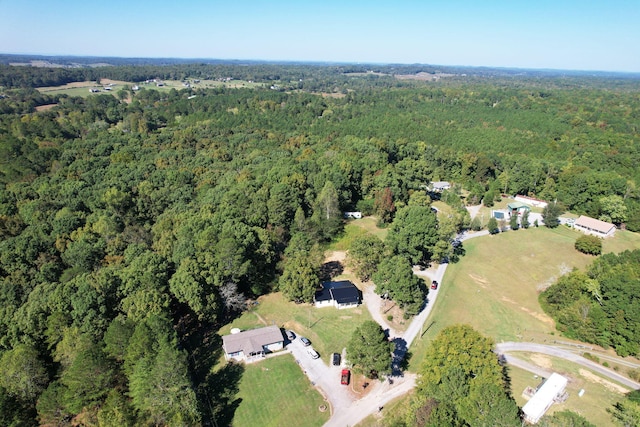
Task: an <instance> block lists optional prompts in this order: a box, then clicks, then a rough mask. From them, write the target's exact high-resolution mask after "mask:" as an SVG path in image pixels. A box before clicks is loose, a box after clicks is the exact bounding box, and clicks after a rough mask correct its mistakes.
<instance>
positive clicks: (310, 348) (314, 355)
mask: <svg viewBox="0 0 640 427" xmlns="http://www.w3.org/2000/svg"><path fill="white" fill-rule="evenodd" d="M307 353H309V356H311V358H312V359H317V358H319V357H320V355H319V354H318V352H317V351H315V350H314V349H313V347H309V348H308V349H307Z"/></svg>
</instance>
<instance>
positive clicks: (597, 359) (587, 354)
mask: <svg viewBox="0 0 640 427" xmlns="http://www.w3.org/2000/svg"><path fill="white" fill-rule="evenodd" d="M582 357H584V358H585V359H589V360H591V361H592V362H596V363H600V358H599V357H598V356H595V355H593V354H591V353H586V352H585V353H582Z"/></svg>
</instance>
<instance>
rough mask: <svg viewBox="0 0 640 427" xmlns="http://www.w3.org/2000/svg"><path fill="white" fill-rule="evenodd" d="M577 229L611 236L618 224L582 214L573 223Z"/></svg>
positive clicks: (602, 235) (594, 234) (603, 236)
mask: <svg viewBox="0 0 640 427" xmlns="http://www.w3.org/2000/svg"><path fill="white" fill-rule="evenodd" d="M573 227H574V228H575V229H576V230H579V231H582V232H583V233H584V234H591V235H593V236H598V237H602V238H605V237H611V236H613V234H614V233H615V231H616V226H615V225H613V224H611V223H610V222H605V221H600V220H599V219H595V218H590V217H588V216H584V215H581V216H580V218H578V219H576V221H575V222H574V223H573Z"/></svg>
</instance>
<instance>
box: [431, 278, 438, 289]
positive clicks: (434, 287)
mask: <svg viewBox="0 0 640 427" xmlns="http://www.w3.org/2000/svg"><path fill="white" fill-rule="evenodd" d="M431 289H433V290H436V289H438V281H437V280H434V281H433V282H431Z"/></svg>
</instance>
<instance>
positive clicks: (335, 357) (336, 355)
mask: <svg viewBox="0 0 640 427" xmlns="http://www.w3.org/2000/svg"><path fill="white" fill-rule="evenodd" d="M331 363H332V364H333V366H340V354H339V353H333V355H332V356H331Z"/></svg>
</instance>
